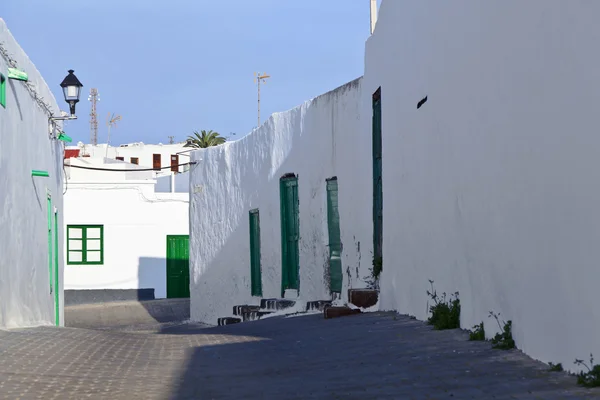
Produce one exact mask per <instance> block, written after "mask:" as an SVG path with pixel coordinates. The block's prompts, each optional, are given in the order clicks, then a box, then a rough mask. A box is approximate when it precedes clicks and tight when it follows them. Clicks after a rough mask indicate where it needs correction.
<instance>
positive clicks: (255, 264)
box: [250, 209, 262, 296]
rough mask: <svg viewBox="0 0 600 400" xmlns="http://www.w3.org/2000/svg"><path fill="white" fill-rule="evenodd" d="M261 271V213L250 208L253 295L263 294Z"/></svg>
mask: <svg viewBox="0 0 600 400" xmlns="http://www.w3.org/2000/svg"><path fill="white" fill-rule="evenodd" d="M261 279H262V277H261V273H260V215H259V212H258V209H256V210H250V285H251V289H250V291H251V294H252V296H262V281H261Z"/></svg>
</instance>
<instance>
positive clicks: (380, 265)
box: [372, 257, 383, 280]
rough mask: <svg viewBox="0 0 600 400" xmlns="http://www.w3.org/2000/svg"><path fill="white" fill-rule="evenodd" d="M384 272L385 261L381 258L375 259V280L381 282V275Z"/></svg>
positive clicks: (373, 272)
mask: <svg viewBox="0 0 600 400" xmlns="http://www.w3.org/2000/svg"><path fill="white" fill-rule="evenodd" d="M382 270H383V259H382V258H381V257H373V270H372V274H373V279H375V280H379V275H381V271H382Z"/></svg>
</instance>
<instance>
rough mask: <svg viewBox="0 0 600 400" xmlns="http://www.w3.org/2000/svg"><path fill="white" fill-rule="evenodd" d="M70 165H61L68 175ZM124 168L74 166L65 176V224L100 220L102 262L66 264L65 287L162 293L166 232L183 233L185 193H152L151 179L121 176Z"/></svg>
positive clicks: (185, 228) (160, 295)
mask: <svg viewBox="0 0 600 400" xmlns="http://www.w3.org/2000/svg"><path fill="white" fill-rule="evenodd" d="M71 162H73V163H77V164H78V165H80V164H84V163H86V165H87V163H89V162H90V160H89V159H77V160H75V159H71ZM94 165H95V164H94ZM129 166H130V167H131V165H129ZM96 167H100V168H102V167H103V168H113V167H114V163H110V164H104V165H96ZM133 167H135V166H133ZM75 170H76V169H75V168H71V167H67V173H68V174H69V175H71V174H72V173H73V172H75ZM139 173H140V172H138V174H139ZM86 174H88V178H89V179H86ZM99 174H102V175H99ZM128 174H130V173H129V172H106V171H89V170H83V169H79V170H77V178H73V179H70V180H68V182H67V186H66V190H67V191H66V193H65V209H66V212H65V224H66V225H103V226H104V262H103V264H102V265H69V264H67V265H66V266H65V289H67V290H83V289H150V288H154V290H155V292H154V294H155V297H156V298H164V297H166V248H167V247H166V238H167V235H187V234H188V231H189V228H188V227H189V217H188V208H189V194H188V193H155V190H154V185H155V182H156V181H155V180H153V179H135V178H136V177H135V176H133V178H134V179H124V176H127V175H128ZM101 177H102V179H101ZM65 238H66V233H65ZM65 250H66V248H65ZM65 262H66V261H65Z"/></svg>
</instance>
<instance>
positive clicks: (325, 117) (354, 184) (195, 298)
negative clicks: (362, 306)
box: [190, 79, 372, 323]
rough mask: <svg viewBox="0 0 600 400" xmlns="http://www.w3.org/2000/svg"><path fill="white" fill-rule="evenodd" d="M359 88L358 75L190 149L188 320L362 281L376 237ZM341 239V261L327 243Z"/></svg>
mask: <svg viewBox="0 0 600 400" xmlns="http://www.w3.org/2000/svg"><path fill="white" fill-rule="evenodd" d="M361 93H362V91H361V79H357V80H355V81H352V82H350V83H348V84H346V85H344V86H341V87H339V88H337V89H336V90H333V91H331V92H329V93H326V94H324V95H322V96H319V97H317V98H315V99H313V100H311V101H308V102H306V103H305V104H303V105H301V106H299V107H297V108H294V109H292V110H290V111H287V112H282V113H277V114H274V115H273V116H271V118H269V120H268V121H267V122H265V124H263V125H262V126H261V127H260V128H258V129H257V130H255V131H253V132H252V133H250V134H248V135H247V136H245V137H244V138H242V139H240V140H237V141H235V142H229V143H226V144H224V145H223V146H218V147H214V148H208V149H203V150H200V151H195V152H194V153H192V160H193V161H197V162H198V168H195V169H194V170H192V171H191V174H192V175H191V182H190V184H191V190H192V194H191V196H192V198H191V208H190V226H191V232H190V243H191V246H190V249H191V250H190V251H191V253H190V263H191V278H192V284H191V301H192V307H191V315H192V318H193V319H195V320H200V321H203V322H207V323H216V320H217V318H218V317H226V316H229V315H230V314H231V309H232V306H234V305H242V304H258V302H259V299H260V298H261V297H263V298H281V297H283V296H285V297H289V296H291V297H296V296H297V297H298V298H299V300H300V301H312V300H326V299H331V298H332V292H337V293H340V292H341V293H342V295H343V296H345V294H346V293H347V288H348V287H364V285H365V284H364V282H363V281H362V277H364V276H366V275H368V273H369V268H370V267H371V255H370V248H371V247H372V244H371V243H372V239H371V236H370V231H369V229H368V227H369V226H370V225H369V224H370V221H371V220H370V216H369V215H368V214H365V213H363V212H362V211H363V210H362V208H363V207H362V205H363V204H367V203H369V201H370V191H369V190H360V188H361V187H369V184H370V182H371V181H370V177H371V173H370V170H369V168H367V167H368V166H369V165H370V154H369V152H368V151H367V152H363V150H364V149H368V148H369V146H370V140H371V139H370V137H369V136H368V135H365V134H364V131H363V130H362V129H361V121H360V118H359V114H360V113H359V111H360V99H361ZM332 178H335V179H332ZM338 199H339V209H338V207H337V202H338ZM350 200H351V201H350ZM328 202H329V204H330V208H329V210H328ZM282 204H284V205H283V206H281V205H282ZM281 215H284V216H286V218H285V222H284V223H283V224H282V222H281V218H280V216H281ZM298 222H299V225H298ZM360 226H365V227H367V229H356V228H357V227H360ZM282 232H283V233H282ZM282 235H283V236H284V237H285V238H286V239H285V240H284V246H282ZM340 243H344V248H343V253H342V254H343V255H342V259H341V260H340V259H339V253H337V254H333V257H330V252H329V247H328V244H332V248H336V247H335V246H336V245H337V246H338V247H337V248H336V249H337V250H338V251H339V250H340V249H339V245H340ZM282 266H283V267H282ZM342 276H343V277H344V279H342ZM286 291H287V292H286Z"/></svg>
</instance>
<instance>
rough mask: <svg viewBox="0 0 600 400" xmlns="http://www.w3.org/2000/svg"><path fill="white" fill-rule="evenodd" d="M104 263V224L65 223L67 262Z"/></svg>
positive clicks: (82, 263) (77, 263)
mask: <svg viewBox="0 0 600 400" xmlns="http://www.w3.org/2000/svg"><path fill="white" fill-rule="evenodd" d="M103 263H104V226H103V225H67V264H74V265H90V264H91V265H99V264H103Z"/></svg>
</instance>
